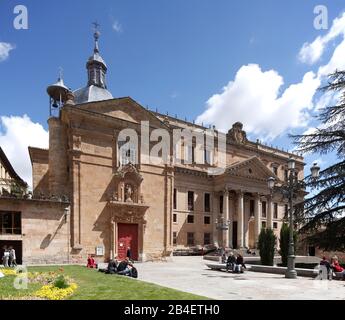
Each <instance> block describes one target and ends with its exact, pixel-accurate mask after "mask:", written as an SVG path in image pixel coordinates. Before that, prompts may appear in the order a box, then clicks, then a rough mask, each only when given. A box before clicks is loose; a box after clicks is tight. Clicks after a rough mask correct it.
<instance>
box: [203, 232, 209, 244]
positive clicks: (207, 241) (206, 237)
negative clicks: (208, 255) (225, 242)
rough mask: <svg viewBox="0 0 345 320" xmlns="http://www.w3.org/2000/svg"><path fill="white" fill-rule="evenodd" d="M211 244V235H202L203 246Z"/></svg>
mask: <svg viewBox="0 0 345 320" xmlns="http://www.w3.org/2000/svg"><path fill="white" fill-rule="evenodd" d="M208 244H211V233H204V245H208Z"/></svg>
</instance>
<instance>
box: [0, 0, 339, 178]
mask: <svg viewBox="0 0 345 320" xmlns="http://www.w3.org/2000/svg"><path fill="white" fill-rule="evenodd" d="M17 4H19V3H18V2H17V1H12V0H7V1H1V2H0V43H7V44H10V45H11V46H12V47H13V48H14V49H13V50H11V51H9V55H8V57H7V58H3V59H2V61H1V59H0V74H1V77H0V88H1V89H0V116H2V117H13V116H18V117H23V115H24V114H27V116H28V117H29V118H30V119H31V121H32V122H33V123H39V124H41V125H42V126H43V128H44V129H47V118H48V116H49V111H48V97H47V95H46V87H47V86H48V85H49V84H51V83H53V82H55V81H56V78H57V74H58V68H59V67H60V66H61V67H62V68H63V70H64V80H65V83H66V84H67V85H68V86H69V87H71V88H72V89H77V88H79V87H82V86H84V85H85V84H86V70H85V63H86V60H87V58H88V57H89V55H90V54H91V52H92V47H93V40H92V25H91V22H93V21H95V20H97V21H98V22H99V23H100V24H101V33H102V35H101V39H100V49H101V54H102V56H103V58H104V59H105V61H106V62H107V64H108V67H109V71H108V75H107V82H108V88H109V90H110V91H111V92H112V94H113V96H114V97H122V96H131V97H132V98H134V99H135V100H137V101H138V102H139V103H141V104H142V105H143V106H149V107H150V108H151V109H156V108H158V110H159V111H160V112H163V113H165V112H169V114H173V115H175V114H177V115H178V116H179V117H181V118H184V117H187V119H188V120H193V119H197V118H198V120H199V121H201V120H205V119H206V121H205V122H206V123H207V122H210V123H215V124H216V125H217V127H220V128H222V129H224V130H226V129H228V128H230V127H231V125H232V123H233V122H235V121H237V120H240V121H242V122H243V123H244V126H245V129H247V130H248V134H249V136H250V137H251V138H252V139H256V138H259V139H262V140H264V141H267V142H268V143H270V144H271V143H272V144H273V145H278V146H280V147H284V148H285V149H286V148H291V146H290V143H289V140H288V139H287V138H286V135H287V133H289V132H296V133H297V132H304V131H306V130H307V129H308V128H312V127H313V126H315V125H316V123H315V121H313V120H311V118H310V117H309V116H308V119H304V120H303V119H302V120H303V121H302V120H301V119H300V118H298V119H297V118H296V117H295V118H291V123H289V121H290V120H289V114H291V113H292V112H294V111H295V110H297V111H298V112H300V113H301V115H304V114H305V113H306V112H307V114H308V115H312V114H314V113H315V106H316V104H317V101H318V98H319V96H320V95H319V94H317V93H315V94H314V91H313V90H314V87H315V85H316V80H315V79H316V77H313V76H310V79H309V80H308V81H309V82H310V83H309V84H302V85H301V90H300V91H302V92H304V91H307V90H305V87H308V88H309V89H310V90H311V91H312V93H311V94H310V96H311V97H309V98H312V105H310V103H309V102H308V97H306V98H305V99H300V100H299V101H297V102H294V101H292V102H291V103H292V104H294V103H295V108H292V109H291V111H289V109H288V108H289V101H290V100H289V99H288V98H286V99H283V100H284V101H280V100H279V98H280V97H281V96H282V95H283V94H284V92H285V90H286V89H288V88H289V87H290V86H291V85H293V84H300V83H301V82H302V79H303V77H304V76H305V75H306V74H307V73H308V72H314V73H317V72H318V70H319V67H320V66H322V65H327V64H328V63H329V61H330V59H331V58H332V56H333V54H334V51H335V50H336V49H337V47H338V46H339V45H340V44H341V41H342V36H343V34H341V32H339V36H338V37H334V39H333V38H332V39H331V41H328V42H327V44H326V45H325V48H324V50H323V51H322V55H321V56H320V57H319V59H317V61H315V62H314V63H309V62H308V61H302V60H303V59H301V58H299V52H300V50H301V48H302V46H303V44H304V43H306V42H308V43H309V44H310V43H312V42H313V41H314V40H315V39H316V38H317V37H318V36H319V37H325V36H326V35H327V34H328V32H329V31H330V29H331V27H332V21H333V20H334V19H335V18H336V17H339V16H340V15H341V14H342V12H343V11H344V9H345V4H344V1H341V0H333V1H322V4H324V5H325V6H326V7H327V9H328V19H329V21H328V22H329V28H328V30H316V29H315V28H314V27H313V21H314V18H315V14H314V12H313V10H314V7H315V6H316V5H319V4H320V1H313V0H304V1H299V0H293V1H276V0H275V1H274V0H264V1H253V0H242V1H230V0H223V1H222V0H217V1H214V0H213V1H211V0H207V1H206V0H198V1H196V0H188V1H185V0H184V1H183V0H173V1H167V0H163V1H162V0H159V1H158V0H150V1H139V0H138V1H128V0H127V1H105V0H98V1H90V0H73V1H71V0H70V1H65V0H60V1H48V0H46V1H37V0H35V1H34V0H32V1H28V0H22V1H20V4H23V5H25V6H26V7H27V9H28V13H29V17H28V18H29V29H28V30H16V29H15V28H14V27H13V19H14V18H15V14H13V9H14V7H15V5H17ZM0 50H1V47H0ZM0 57H1V51H0ZM305 60H307V59H305ZM337 63H338V62H337ZM344 64H345V55H344ZM255 66H256V67H255ZM341 66H342V64H341V63H340V66H339V67H341ZM240 71H241V72H240ZM270 71H271V73H269V72H270ZM252 74H253V78H252V79H253V81H252V82H251V81H249V84H248V86H249V87H248V86H243V83H242V82H241V79H242V81H245V80H246V81H247V80H248V79H249V80H250V79H251V75H252ZM236 75H237V76H238V77H237V78H236ZM254 76H256V77H257V78H255V77H254ZM235 78H236V81H235V85H233V84H231V83H229V82H230V81H234V79H235ZM311 78H312V79H311ZM237 80H238V81H237ZM321 80H322V79H321ZM265 81H267V86H266V85H265V88H264V89H263V91H265V94H264V95H263V96H257V95H260V91H261V88H260V89H259V90H258V91H259V92H256V93H255V94H253V100H250V101H248V102H246V101H237V100H236V99H234V97H237V95H238V93H242V96H251V93H252V92H253V91H255V87H256V88H258V86H260V84H266V82H265ZM279 82H280V85H277V83H279ZM306 82H307V80H306ZM270 85H272V87H270ZM225 86H228V90H225V91H223V88H224V87H225ZM266 91H267V92H266ZM222 93H224V94H223V95H222ZM292 93H293V91H292ZM275 94H276V95H277V96H276V97H275V96H274V95H275ZM215 95H218V96H216V97H215ZM272 95H273V98H272ZM287 95H288V94H287ZM211 97H215V98H217V99H218V100H219V99H220V100H221V102H219V103H220V105H217V102H215V101H213V100H216V99H213V100H212V99H211V100H210V98H211ZM257 99H258V101H259V100H260V99H261V100H262V102H261V104H260V103H258V104H257V103H256V101H257ZM218 100H217V101H218ZM261 100H260V101H261ZM309 100H310V99H309ZM253 101H254V103H253ZM304 101H306V102H305V104H306V106H304V107H303V106H301V104H302V103H304ZM264 103H265V106H264V105H263V104H264ZM270 103H272V110H273V109H275V108H276V109H280V110H281V109H282V108H285V110H287V114H286V113H284V112H280V111H279V112H276V113H274V114H273V115H270V116H269V117H268V118H269V121H268V122H267V121H266V122H264V120H262V119H261V120H260V119H258V121H256V118H260V117H258V116H257V114H266V113H268V114H270V112H271V111H270V110H271V109H270ZM307 105H308V106H307ZM206 107H207V108H215V109H214V110H215V112H213V111H212V110H213V109H211V111H212V112H211V114H213V115H212V116H210V117H209V116H208V114H204V111H205V110H206ZM217 108H218V109H217ZM217 110H218V111H217ZM241 110H243V112H242V111H241ZM248 110H250V112H248ZM272 112H273V111H272ZM298 112H297V113H298ZM285 114H286V116H285ZM220 115H221V116H220ZM224 115H225V116H224ZM220 118H221V119H220ZM238 118H239V119H238ZM9 119H11V118H9ZM284 119H285V122H286V123H284ZM299 121H300V122H303V124H302V123H298V122H299ZM280 122H281V127H278V126H277V123H278V124H280ZM25 123H26V124H27V122H25ZM12 124H13V125H14V122H13V121H12V122H11V121H10V120H8V121H7V123H5V122H4V120H2V125H1V127H0V143H1V144H2V145H3V147H4V149H5V151H6V152H7V154H8V155H9V157H10V158H13V161H14V165H15V167H16V166H17V169H18V171H19V172H20V173H23V172H24V171H25V170H27V168H28V167H27V165H26V164H24V162H23V161H24V160H25V161H26V160H27V159H23V161H20V160H17V159H16V155H18V153H17V152H16V150H15V149H14V148H13V147H12V148H11V145H10V143H9V142H8V141H9V139H10V138H11V136H10V132H11V129H10V128H9V126H10V125H12ZM271 124H272V126H273V124H275V129H274V130H273V129H272V130H271V129H270V125H271ZM226 126H227V128H226ZM27 127H28V128H30V125H27ZM12 131H13V132H14V133H13V132H12V135H14V136H16V137H15V138H13V143H15V142H18V143H19V139H20V137H19V135H16V134H15V130H14V129H12ZM32 132H33V134H32V136H31V135H27V137H30V139H31V140H32V139H34V140H35V139H37V145H38V146H41V145H43V144H44V142H43V141H40V138H39V137H37V135H38V136H42V140H44V139H46V135H45V134H44V130H43V129H41V128H39V126H38V125H34V127H33V130H32ZM1 136H2V140H1ZM5 139H7V140H5ZM28 139H29V138H28ZM4 141H7V142H4ZM20 143H21V145H22V146H25V143H26V141H21V142H20ZM28 143H29V142H28ZM31 144H35V143H33V142H31ZM23 157H24V156H23ZM23 157H21V158H23ZM317 158H320V157H318V156H317V155H315V156H314V155H313V156H311V157H307V158H306V159H307V161H308V162H310V161H312V160H315V159H317ZM323 161H324V165H326V164H329V163H330V162H331V161H334V159H333V158H332V157H327V158H324V160H323ZM24 176H26V173H24Z"/></svg>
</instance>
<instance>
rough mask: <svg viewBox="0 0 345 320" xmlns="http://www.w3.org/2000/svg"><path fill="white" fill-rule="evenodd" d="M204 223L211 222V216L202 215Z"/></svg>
mask: <svg viewBox="0 0 345 320" xmlns="http://www.w3.org/2000/svg"><path fill="white" fill-rule="evenodd" d="M204 224H211V217H209V216H205V217H204Z"/></svg>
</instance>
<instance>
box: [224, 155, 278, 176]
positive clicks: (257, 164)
mask: <svg viewBox="0 0 345 320" xmlns="http://www.w3.org/2000/svg"><path fill="white" fill-rule="evenodd" d="M225 173H226V174H228V175H233V176H239V177H243V178H249V179H255V180H261V181H265V182H266V181H267V179H268V178H269V177H273V178H275V179H276V181H279V178H278V177H277V176H276V175H275V174H274V173H273V172H272V171H271V170H269V169H268V168H267V167H266V166H265V165H264V164H263V163H262V162H261V161H260V159H259V158H258V157H251V158H249V159H247V160H244V161H240V162H236V163H234V164H232V165H230V166H228V167H227V168H226V170H225Z"/></svg>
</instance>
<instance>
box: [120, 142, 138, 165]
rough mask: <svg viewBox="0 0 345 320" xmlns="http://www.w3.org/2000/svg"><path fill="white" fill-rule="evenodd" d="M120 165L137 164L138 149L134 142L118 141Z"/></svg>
mask: <svg viewBox="0 0 345 320" xmlns="http://www.w3.org/2000/svg"><path fill="white" fill-rule="evenodd" d="M118 155H119V165H120V166H124V165H126V164H128V163H132V164H137V151H136V146H135V144H134V143H129V142H127V141H118Z"/></svg>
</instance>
